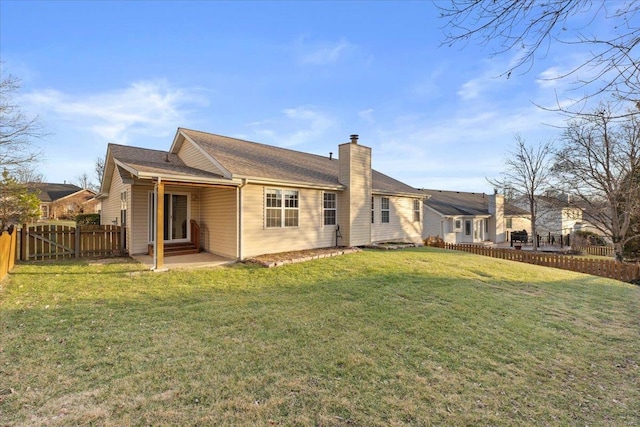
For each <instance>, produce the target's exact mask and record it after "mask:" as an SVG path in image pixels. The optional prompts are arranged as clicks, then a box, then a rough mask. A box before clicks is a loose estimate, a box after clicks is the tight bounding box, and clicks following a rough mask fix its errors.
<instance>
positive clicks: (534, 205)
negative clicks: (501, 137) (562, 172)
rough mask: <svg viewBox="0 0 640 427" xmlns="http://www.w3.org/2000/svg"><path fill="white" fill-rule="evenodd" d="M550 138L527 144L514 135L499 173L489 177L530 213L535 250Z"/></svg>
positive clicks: (548, 176)
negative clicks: (498, 176) (539, 199)
mask: <svg viewBox="0 0 640 427" xmlns="http://www.w3.org/2000/svg"><path fill="white" fill-rule="evenodd" d="M552 155H553V148H552V144H551V142H540V143H538V144H528V143H527V142H526V141H525V139H524V138H523V137H522V136H520V135H516V136H515V146H514V148H513V149H511V150H509V151H508V152H507V154H506V157H505V161H504V169H503V171H502V173H501V177H500V178H497V179H493V180H492V179H489V180H488V181H489V183H491V185H493V186H494V187H496V188H505V189H508V190H507V191H505V192H507V193H509V198H511V199H514V200H515V199H518V200H522V201H524V204H526V206H527V209H528V212H529V215H530V216H531V235H532V238H533V250H534V251H537V250H538V239H537V235H538V231H537V221H538V214H539V211H538V197H539V196H541V195H542V194H544V193H546V192H547V190H548V189H549V188H550V181H551V177H552V167H553V164H552Z"/></svg>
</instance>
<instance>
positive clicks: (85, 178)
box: [73, 172, 97, 191]
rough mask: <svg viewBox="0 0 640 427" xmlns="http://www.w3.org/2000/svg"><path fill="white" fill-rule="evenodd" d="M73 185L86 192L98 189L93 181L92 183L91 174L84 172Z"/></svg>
mask: <svg viewBox="0 0 640 427" xmlns="http://www.w3.org/2000/svg"><path fill="white" fill-rule="evenodd" d="M73 184H75V185H77V186H78V187H80V188H83V189H85V190H91V191H96V189H97V186H96V184H95V183H94V182H93V181H91V178H89V174H87V173H86V172H83V173H81V174H80V175H78V176H77V177H76V179H75V181H73Z"/></svg>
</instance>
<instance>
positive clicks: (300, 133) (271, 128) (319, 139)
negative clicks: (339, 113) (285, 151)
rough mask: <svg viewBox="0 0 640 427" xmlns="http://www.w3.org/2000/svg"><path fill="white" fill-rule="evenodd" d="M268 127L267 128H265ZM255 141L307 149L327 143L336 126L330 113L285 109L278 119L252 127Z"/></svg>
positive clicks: (258, 122)
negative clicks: (327, 138) (328, 136)
mask: <svg viewBox="0 0 640 427" xmlns="http://www.w3.org/2000/svg"><path fill="white" fill-rule="evenodd" d="M266 125H268V127H267V126H266ZM250 127H251V135H252V137H253V138H254V139H255V140H258V141H261V142H264V143H267V144H272V145H277V146H280V147H294V146H298V147H301V149H303V150H305V151H309V150H306V149H305V147H304V146H305V145H306V146H307V147H310V146H317V145H319V144H321V143H323V142H324V139H325V138H326V135H327V132H329V131H331V130H333V129H334V128H335V127H336V121H335V120H334V118H333V117H331V116H330V115H329V114H327V113H325V112H323V111H320V110H319V109H317V108H316V107H314V106H308V105H305V106H298V107H293V108H286V109H284V110H282V115H280V116H279V117H275V118H269V119H266V120H260V121H256V122H254V123H251V124H250Z"/></svg>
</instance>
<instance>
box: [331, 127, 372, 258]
mask: <svg viewBox="0 0 640 427" xmlns="http://www.w3.org/2000/svg"><path fill="white" fill-rule="evenodd" d="M350 139H351V142H347V143H344V144H341V145H340V146H339V147H338V148H339V153H338V164H339V171H338V181H339V182H340V183H341V184H342V185H344V186H345V187H346V189H345V190H344V191H343V192H341V193H340V194H339V195H338V225H340V233H341V234H342V241H339V242H338V244H340V245H344V246H362V245H367V244H369V243H371V148H369V147H365V146H364V145H360V144H358V135H351V137H350Z"/></svg>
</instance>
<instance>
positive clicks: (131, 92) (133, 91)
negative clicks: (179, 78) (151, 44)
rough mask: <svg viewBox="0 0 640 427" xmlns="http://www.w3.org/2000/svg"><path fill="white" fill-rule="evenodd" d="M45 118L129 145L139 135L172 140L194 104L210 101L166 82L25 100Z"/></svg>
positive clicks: (32, 96) (38, 94) (36, 94)
mask: <svg viewBox="0 0 640 427" xmlns="http://www.w3.org/2000/svg"><path fill="white" fill-rule="evenodd" d="M24 100H25V101H26V102H27V103H28V104H30V105H31V106H32V108H33V109H35V110H38V111H42V112H43V115H45V116H46V117H49V118H50V120H51V118H55V119H60V120H64V121H67V122H69V123H71V126H72V127H75V128H77V129H81V130H87V131H89V132H91V133H93V134H94V135H96V136H97V137H98V139H99V140H103V141H108V142H115V143H120V144H127V143H128V142H130V141H131V140H132V139H133V137H134V136H135V135H144V136H156V137H157V136H168V135H171V134H173V133H174V132H175V129H176V128H177V127H178V126H180V125H181V124H182V122H184V121H185V116H186V114H187V113H188V109H187V106H188V105H190V104H196V105H203V104H206V101H205V100H204V99H203V98H202V97H201V96H199V95H197V94H195V93H191V91H189V90H187V89H181V88H175V87H172V86H171V85H170V84H169V83H168V82H167V81H166V80H152V81H140V82H136V83H133V84H131V85H130V86H129V87H127V88H124V89H119V90H113V91H108V92H101V93H94V94H85V95H78V94H68V93H63V92H61V91H57V90H52V89H49V90H43V91H34V92H31V93H29V94H26V95H25V96H24Z"/></svg>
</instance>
